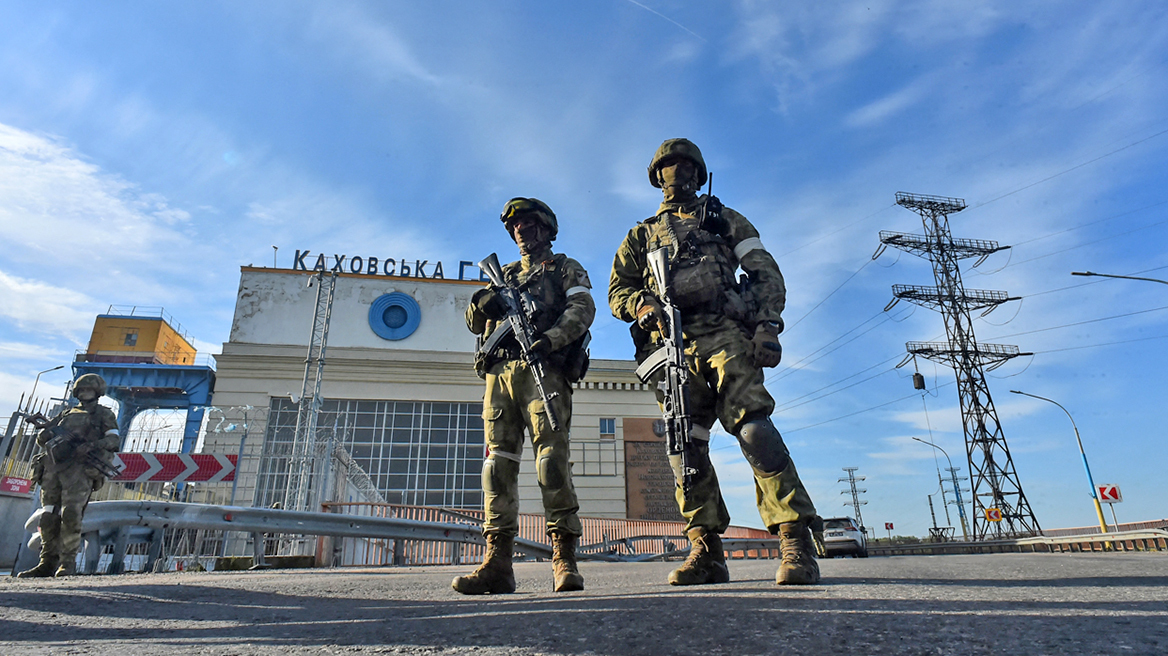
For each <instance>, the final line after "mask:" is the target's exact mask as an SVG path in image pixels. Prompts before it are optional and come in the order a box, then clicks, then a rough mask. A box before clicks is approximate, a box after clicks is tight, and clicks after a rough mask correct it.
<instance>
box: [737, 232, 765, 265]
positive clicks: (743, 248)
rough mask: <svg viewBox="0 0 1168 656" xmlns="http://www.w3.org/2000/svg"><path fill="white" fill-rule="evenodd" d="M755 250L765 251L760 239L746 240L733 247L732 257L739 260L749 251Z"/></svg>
mask: <svg viewBox="0 0 1168 656" xmlns="http://www.w3.org/2000/svg"><path fill="white" fill-rule="evenodd" d="M756 250H757V251H765V250H766V249H765V248H763V245H762V240H761V239H759V238H758V237H750V238H748V239H743V240H742V241H740V242H738V245H737V246H735V247H734V257H736V258H738V259H740V260H741V259H742V258H743V257H744V256H745V255H746V254H747V253H749V252H750V251H756Z"/></svg>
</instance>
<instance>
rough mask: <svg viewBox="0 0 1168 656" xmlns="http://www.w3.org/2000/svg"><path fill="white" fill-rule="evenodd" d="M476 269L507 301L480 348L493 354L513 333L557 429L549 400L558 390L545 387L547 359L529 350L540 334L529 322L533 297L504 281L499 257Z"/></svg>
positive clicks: (535, 308) (540, 396) (493, 257)
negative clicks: (502, 315) (488, 279)
mask: <svg viewBox="0 0 1168 656" xmlns="http://www.w3.org/2000/svg"><path fill="white" fill-rule="evenodd" d="M479 268H480V269H482V271H483V273H485V274H487V278H490V280H491V284H492V285H494V287H495V291H496V292H497V293H498V294H499V296H500V297H502V299H503V301H504V302H506V303H507V316H506V317H505V318H504V319H503V321H501V322H500V323H499V327H498V328H496V329H495V331H494V332H493V333H491V336H490V337H489V338H487V341H486V343H485V344H484V345H483V347H482V350H483V351H484V352H486V353H493V352H494V351H495V349H497V348H498V346H499V345H500V344H501V343H502V342H503V340H505V339H506V338H507V337H508V336H514V337H515V341H516V342H517V343H518V344H519V352H520V355H522V357H523V361H524V362H526V363H527V366H528V368H530V369H531V375H532V378H534V379H535V389H536V391H538V392H539V398H541V399H543V407H544V411H545V412H547V418H548V425H549V426H551V428H552V430H554V431H558V430H560V418H559V417H557V416H556V411H555V407H554V406H553V405H552V399H554V398H556V397H557V396H559V395H560V393H559V392H551V393H548V391H547V390H546V389H545V388H544V385H543V383H544V379H545V377H546V376H547V362H546V361H545V360H544V358H543V356H541V355H540V354H539V353H536V352H535V351H534V350H532V348H531V345H532V344H533V343H534V342H535V340H536V339H538V338H539V333H538V332H536V330H535V328H534V327H533V326H532V325H531V321H532V319H533V318H534V317H535V314H536V312H537V310H538V307H537V306H536V303H535V299H534V298H532V297H531V294H528V293H527V292H525V291H523V290H520V289H516V288H514V287H512V286H510V285H508V284H507V280H506V279H505V278H504V277H503V267H502V266H501V265H500V264H499V256H498V255H495V254H494V253H491V254H490V255H488V256H487V257H486V258H484V259H483V261H481V262H479Z"/></svg>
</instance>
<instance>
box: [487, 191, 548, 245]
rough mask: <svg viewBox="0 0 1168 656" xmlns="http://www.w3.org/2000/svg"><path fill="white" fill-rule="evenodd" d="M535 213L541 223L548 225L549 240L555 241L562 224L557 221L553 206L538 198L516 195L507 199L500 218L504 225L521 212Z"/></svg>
mask: <svg viewBox="0 0 1168 656" xmlns="http://www.w3.org/2000/svg"><path fill="white" fill-rule="evenodd" d="M527 213H534V214H535V216H536V217H537V218H538V219H539V220H540V222H541V223H543V224H544V226H545V227H547V229H548V232H549V233H550V234H549V235H548V241H555V240H556V235H557V234H559V232H560V224H559V222H558V221H556V213H555V212H553V211H552V208H550V207H548V205H547V203H545V202H543V201H542V200H540V199H538V198H522V197H516V198H512V199H511V200H509V201H507V204H506V205H504V206H503V213H502V214H500V215H499V220H500V221H502V222H503V224H504V225H506V224H507V222H508V221H511V220H512V219H514V218H515V217H517V216H519V215H520V214H527Z"/></svg>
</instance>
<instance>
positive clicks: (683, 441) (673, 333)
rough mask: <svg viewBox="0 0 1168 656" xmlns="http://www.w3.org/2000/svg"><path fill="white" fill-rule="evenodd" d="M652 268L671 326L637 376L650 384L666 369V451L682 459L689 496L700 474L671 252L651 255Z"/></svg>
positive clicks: (662, 250) (660, 250) (663, 383)
mask: <svg viewBox="0 0 1168 656" xmlns="http://www.w3.org/2000/svg"><path fill="white" fill-rule="evenodd" d="M649 268H650V269H651V270H652V272H653V280H655V281H656V282H657V300H658V301H660V302H661V307H662V308H664V313H665V318H666V319H667V320H668V322H669V325H668V326H667V329H666V330H665V331H664V332H662V333H661V347H660V348H658V349H657V350H656V351H654V352H653V353H652V354H651V355H650V356H649V357H648V358H645V361H644V362H642V363H641V365H640V366H639V367H637V372H636V373H637V377H638V378H640V379H641V382H644V383H647V382H649V380H650V379H651V378H653V377H654V376H656V375H657V372H658V371H660V370H662V369H664V370H665V376H664V378H663V379H662V380H661V382H660V383H658V384H657V387H658V389H660V390H661V392H662V395H661V398H662V401H661V408H662V410H661V418H662V419H663V420H665V452H666V453H667V454H668V455H670V456H680V457H681V473H682V478H681V491H682V493H683V494H684V495H685V496H686V497H689V496H690V494H691V493H692V491H693V477H694V475H695V474H697V473H698V472H697V469H695V468H694V467H693V466H692V465H690V463H689V451H688V448H689V446H690V444H692V442H693V435H692V433H693V420H692V418H691V417H690V407H689V367H688V366H687V365H686V362H685V344H684V342H682V336H681V310H679V309H678V308H677V306H676V305H674V303H673V299H672V298H671V295H670V293H669V249H668V247H663V248H658V249H657V250H655V251H653V252H652V253H649Z"/></svg>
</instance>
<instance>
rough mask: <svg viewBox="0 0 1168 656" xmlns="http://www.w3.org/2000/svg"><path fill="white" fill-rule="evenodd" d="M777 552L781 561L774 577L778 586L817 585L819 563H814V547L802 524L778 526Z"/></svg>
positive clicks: (790, 523) (793, 523)
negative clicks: (780, 555) (781, 558)
mask: <svg viewBox="0 0 1168 656" xmlns="http://www.w3.org/2000/svg"><path fill="white" fill-rule="evenodd" d="M779 540H780V542H779V551H780V552H782V554H783V561H782V562H781V563H780V564H779V571H778V573H777V574H776V575H775V583H778V584H779V585H812V584H815V583H819V563H817V562H815V545H814V544H813V543H812V541H811V531H809V530H808V529H807V525H806V524H804V523H803V522H784V523H782V524H779Z"/></svg>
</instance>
